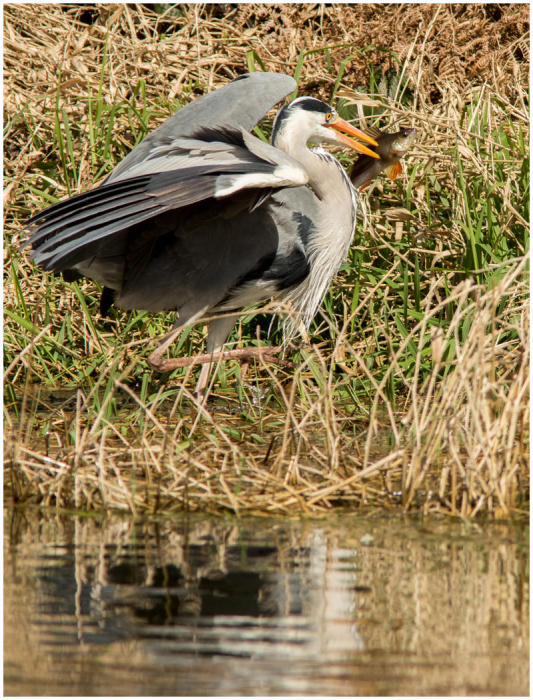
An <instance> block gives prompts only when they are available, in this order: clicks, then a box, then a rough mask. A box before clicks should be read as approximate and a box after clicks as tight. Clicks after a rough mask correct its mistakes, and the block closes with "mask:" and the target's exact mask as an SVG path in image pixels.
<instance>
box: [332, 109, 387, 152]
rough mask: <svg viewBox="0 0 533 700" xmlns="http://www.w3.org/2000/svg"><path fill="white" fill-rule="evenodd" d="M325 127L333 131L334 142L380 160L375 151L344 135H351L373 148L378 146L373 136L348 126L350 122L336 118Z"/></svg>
mask: <svg viewBox="0 0 533 700" xmlns="http://www.w3.org/2000/svg"><path fill="white" fill-rule="evenodd" d="M324 126H326V127H328V128H331V129H332V130H333V132H334V135H332V136H333V140H334V141H336V142H337V143H340V144H342V145H343V146H348V147H349V148H352V149H353V150H354V151H358V152H359V153H364V154H365V155H367V156H371V157H372V158H377V159H378V160H379V155H378V154H377V153H376V152H375V151H371V150H370V148H366V146H363V145H362V144H361V143H358V142H357V141H354V140H353V139H351V138H348V136H345V135H344V134H349V135H350V136H355V137H356V138H358V139H360V140H361V141H364V142H365V143H368V144H370V145H371V146H377V145H378V143H377V141H375V140H374V139H373V138H372V137H371V136H368V134H365V133H364V131H360V130H359V129H356V128H355V126H352V125H351V124H348V122H346V121H344V119H341V118H340V117H339V116H337V117H335V118H334V119H332V120H331V121H329V122H328V123H327V124H324Z"/></svg>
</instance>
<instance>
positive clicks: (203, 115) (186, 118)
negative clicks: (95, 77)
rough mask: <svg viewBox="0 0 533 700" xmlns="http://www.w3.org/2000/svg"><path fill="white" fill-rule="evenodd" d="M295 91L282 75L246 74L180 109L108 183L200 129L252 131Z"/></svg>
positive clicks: (134, 150) (128, 158) (135, 150)
mask: <svg viewBox="0 0 533 700" xmlns="http://www.w3.org/2000/svg"><path fill="white" fill-rule="evenodd" d="M295 89H296V81H295V80H294V78H291V76H289V75H283V74H282V73H246V74H245V75H242V76H240V77H239V78H237V79H236V80H233V81H232V82H231V83H228V84H227V85H225V86H224V87H221V88H219V89H218V90H214V91H213V92H210V93H209V94H208V95H203V96H202V97H199V98H198V99H197V100H195V101H194V102H191V103H190V104H188V105H186V106H185V107H182V108H181V109H179V110H178V111H177V112H176V113H175V114H173V115H172V116H171V117H169V119H167V120H166V122H164V123H163V124H161V126H159V127H158V128H157V129H155V130H154V131H152V133H150V134H149V135H148V136H147V137H146V138H145V139H144V140H143V141H142V142H141V143H140V144H139V145H138V146H137V147H136V148H134V149H133V151H132V152H131V153H129V154H128V155H127V156H126V157H125V158H124V160H123V161H122V162H121V163H119V165H118V166H117V167H116V168H115V170H114V171H113V172H112V173H111V175H110V176H109V177H108V178H107V180H106V183H110V182H113V181H114V180H116V179H117V178H119V177H121V176H123V175H124V174H125V173H127V171H128V170H130V169H131V168H132V167H134V166H135V165H137V164H138V163H141V162H142V161H143V160H145V158H147V157H148V156H149V155H150V152H151V151H152V150H153V149H154V148H157V147H158V146H161V145H164V144H167V143H171V142H172V141H173V140H174V139H176V138H184V137H190V136H193V135H194V133H195V131H196V130H197V129H198V127H202V126H203V127H205V126H210V127H215V126H232V127H236V128H239V127H242V128H243V129H245V130H246V131H250V129H252V128H253V127H254V126H255V125H256V124H257V122H258V121H259V120H260V119H262V117H264V116H265V114H266V113H267V112H268V111H269V110H270V109H271V108H272V107H273V106H274V105H275V104H277V103H278V102H279V101H280V100H282V99H283V98H284V97H286V96H287V95H288V94H289V93H290V92H292V91H293V90H295Z"/></svg>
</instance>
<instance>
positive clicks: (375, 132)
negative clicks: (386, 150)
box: [362, 126, 383, 141]
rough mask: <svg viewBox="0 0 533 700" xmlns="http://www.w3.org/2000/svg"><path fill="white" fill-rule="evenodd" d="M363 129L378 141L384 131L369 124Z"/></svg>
mask: <svg viewBox="0 0 533 700" xmlns="http://www.w3.org/2000/svg"><path fill="white" fill-rule="evenodd" d="M362 131H364V133H365V134H367V135H368V136H370V137H371V138H373V139H375V140H376V141H377V140H378V139H379V137H380V136H383V131H380V130H379V129H378V127H377V126H367V127H365V128H364V129H363V130H362Z"/></svg>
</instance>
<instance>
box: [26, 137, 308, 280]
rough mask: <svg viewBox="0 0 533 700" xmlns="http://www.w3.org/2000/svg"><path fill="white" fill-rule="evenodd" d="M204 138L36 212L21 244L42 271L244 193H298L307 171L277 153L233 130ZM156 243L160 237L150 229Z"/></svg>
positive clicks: (59, 267)
mask: <svg viewBox="0 0 533 700" xmlns="http://www.w3.org/2000/svg"><path fill="white" fill-rule="evenodd" d="M199 135H200V136H202V137H203V139H204V140H199V139H179V140H177V141H175V142H174V146H173V148H172V151H170V152H167V154H166V155H164V156H162V155H161V154H157V156H156V157H155V158H154V159H153V161H150V162H153V164H154V165H153V167H154V168H155V171H152V168H151V167H149V166H150V162H147V163H145V164H140V166H139V170H138V172H140V173H142V174H137V175H135V176H134V177H131V178H128V179H124V180H122V179H119V180H118V181H116V182H109V183H105V184H103V185H102V186H100V187H97V188H96V189H94V190H91V191H89V192H86V193H84V194H82V195H78V196H76V197H72V198H71V199H68V200H65V201H63V202H59V203H58V204H56V205H54V206H52V207H50V208H49V209H46V210H45V211H43V212H40V213H39V214H37V215H36V216H35V217H33V219H31V220H30V221H29V222H28V224H27V226H29V227H35V228H33V231H32V233H31V235H30V237H29V239H28V240H27V242H26V245H31V246H32V249H33V252H32V257H33V259H34V260H35V261H36V262H37V263H38V264H40V265H41V266H43V267H44V268H45V269H48V270H56V271H59V270H65V269H69V268H71V267H73V266H75V265H76V264H77V263H78V262H80V261H82V260H84V259H85V258H87V257H88V256H90V255H94V254H96V253H97V252H98V250H99V249H100V243H101V242H102V241H103V240H104V239H109V238H111V237H113V236H114V235H115V234H117V233H119V232H122V231H124V230H127V229H128V228H130V227H132V226H135V225H137V224H139V223H141V222H143V221H146V220H148V219H152V218H154V217H156V216H158V215H160V214H163V213H164V212H167V211H169V210H178V209H181V208H183V207H186V206H189V205H192V204H195V203H197V202H200V201H203V200H208V199H210V198H214V199H222V198H225V197H230V196H231V195H235V194H237V193H239V192H240V191H242V190H247V189H257V188H280V187H299V186H301V185H304V184H306V183H307V181H308V174H307V171H306V170H305V168H303V166H302V165H301V164H300V163H298V161H296V160H294V159H293V158H291V157H290V156H288V155H287V154H285V153H283V152H282V151H280V150H278V149H276V148H273V147H272V146H269V145H268V144H266V143H263V142H262V141H260V140H259V139H257V138H255V137H254V136H252V135H251V134H248V133H247V132H245V131H238V130H236V129H232V128H224V129H223V128H218V129H215V130H213V129H209V128H204V130H203V131H201V132H199ZM153 235H154V237H155V236H157V235H158V233H157V228H154V233H153Z"/></svg>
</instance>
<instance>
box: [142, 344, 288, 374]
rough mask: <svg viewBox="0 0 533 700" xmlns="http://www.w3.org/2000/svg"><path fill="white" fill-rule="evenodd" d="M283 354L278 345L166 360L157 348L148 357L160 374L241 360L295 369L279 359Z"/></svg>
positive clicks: (286, 361)
mask: <svg viewBox="0 0 533 700" xmlns="http://www.w3.org/2000/svg"><path fill="white" fill-rule="evenodd" d="M281 352H283V347H282V346H281V345H277V346H275V347H269V346H262V347H255V346H254V347H248V348H237V349H236V350H223V351H221V352H214V353H204V354H203V355H195V356H194V357H188V356H187V357H172V358H169V359H166V358H164V357H163V353H162V352H161V351H160V349H159V348H156V349H155V350H154V351H153V352H152V353H151V354H150V356H149V357H148V364H149V365H150V367H151V368H152V369H155V370H157V371H158V372H170V371H172V370H174V369H180V368H182V367H193V366H194V365H202V364H206V363H214V362H218V361H219V360H240V361H241V362H246V363H248V364H249V363H250V362H251V361H252V360H259V359H263V360H266V361H267V362H273V363H275V364H278V365H281V367H289V368H294V367H297V365H296V364H295V363H294V362H291V361H290V360H285V359H284V358H283V357H278V355H277V354H276V353H281Z"/></svg>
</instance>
